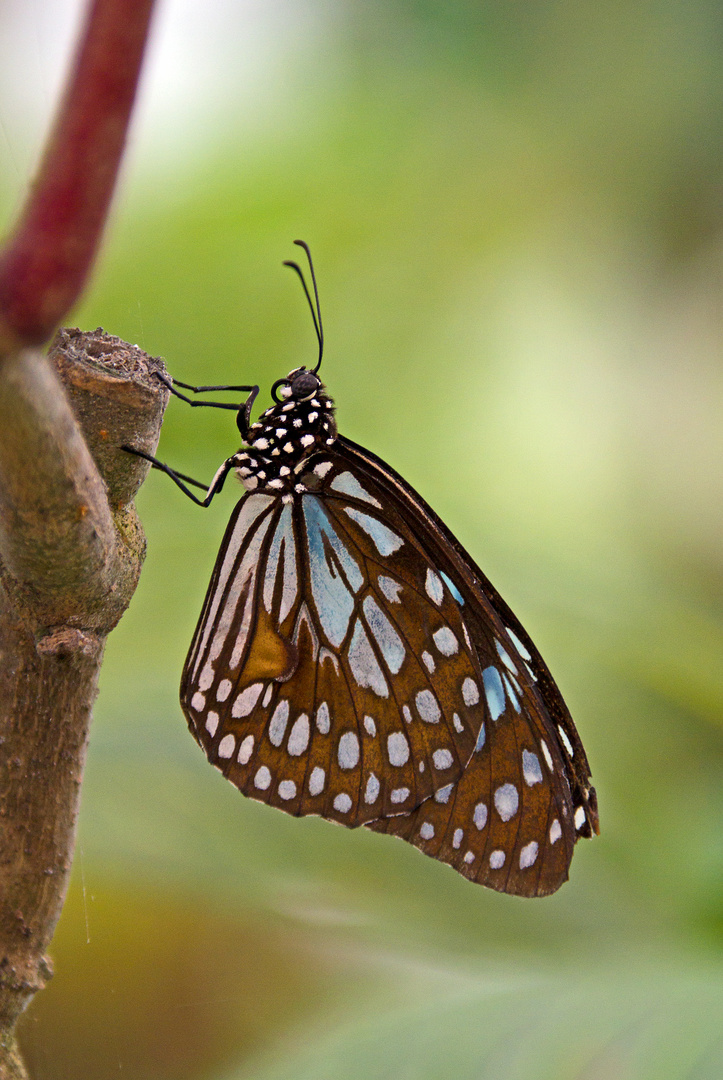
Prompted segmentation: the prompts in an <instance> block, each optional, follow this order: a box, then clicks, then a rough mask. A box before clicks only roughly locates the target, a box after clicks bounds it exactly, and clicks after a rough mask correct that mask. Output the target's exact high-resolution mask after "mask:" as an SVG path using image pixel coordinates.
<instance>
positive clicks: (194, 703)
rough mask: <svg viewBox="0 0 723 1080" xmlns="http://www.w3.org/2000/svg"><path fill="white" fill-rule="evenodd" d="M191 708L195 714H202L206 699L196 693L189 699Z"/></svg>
mask: <svg viewBox="0 0 723 1080" xmlns="http://www.w3.org/2000/svg"><path fill="white" fill-rule="evenodd" d="M191 708H192V709H195V710H196V712H202V711H203V709H205V708H206V698H205V696H204V695H203V694H199V692H198V691H196V693H195V694H194V695H193V697H192V698H191Z"/></svg>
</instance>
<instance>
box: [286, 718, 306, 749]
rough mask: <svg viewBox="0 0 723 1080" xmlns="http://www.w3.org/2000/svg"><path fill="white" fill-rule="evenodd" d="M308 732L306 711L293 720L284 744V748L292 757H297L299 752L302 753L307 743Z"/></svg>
mask: <svg viewBox="0 0 723 1080" xmlns="http://www.w3.org/2000/svg"><path fill="white" fill-rule="evenodd" d="M310 733H311V732H310V725H309V717H308V716H307V715H306V713H301V715H300V716H299V717H298V718H297V719H296V720H295V721H294V726H293V727H292V729H291V733H290V734H289V741H288V743H287V744H286V749H287V750H288V751H289V753H290V754H291V756H292V757H299V755H300V754H303V753H304V751H305V750H306V748H307V746H308V745H309V735H310Z"/></svg>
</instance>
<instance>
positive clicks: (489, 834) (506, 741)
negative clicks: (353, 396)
mask: <svg viewBox="0 0 723 1080" xmlns="http://www.w3.org/2000/svg"><path fill="white" fill-rule="evenodd" d="M337 444H338V456H339V458H340V459H341V460H343V461H345V462H346V463H347V465H348V467H349V468H353V469H354V470H355V473H356V475H358V476H359V477H360V478H361V479H362V482H363V483H369V479H370V478H371V477H372V476H373V477H374V479H375V480H376V481H377V483H379V484H380V486H381V487H382V488H383V490H384V498H385V503H386V504H387V506H394V507H395V509H396V512H397V513H399V514H402V515H406V516H407V517H408V518H409V519H413V520H414V522H415V529H416V530H417V534H418V537H419V539H420V542H421V544H422V545H423V547H424V549H425V550H426V551H427V553H428V557H429V558H430V560H431V561H433V562H434V564H435V565H436V566H437V568H438V571H439V574H440V575H441V577H442V578H443V579H444V580H445V582H446V583H447V584H448V586H449V587H450V589H451V590H452V591H453V593H454V594H455V595H456V598H457V602H458V605H459V610H460V614H461V617H462V619H463V623H464V629H465V631H466V635H467V637H468V639H469V640H471V642H472V646H473V652H474V655H475V659H476V661H477V668H478V679H479V682H480V685H481V686H482V687H483V691H484V692H483V695H482V698H483V700H482V704H483V707H484V718H483V721H482V724H481V726H480V731H479V736H478V740H477V746H476V750H475V753H474V754H473V755H472V758H471V760H470V762H469V764H468V766H467V768H466V770H465V773H464V775H463V777H462V778H461V779H460V780H459V781H457V782H456V783H455V784H451V785H449V786H448V787H446V788H442V789H441V790H439V791H437V792H436V794H435V796H434V797H433V798H432V799H430V800H428V801H426V802H424V803H422V804H421V805H420V806H418V807H417V808H415V809H414V810H413V811H412V812H411V813H409V814H405V815H403V816H396V817H392V818H386V819H380V820H377V821H375V822H373V823H371V824H370V826H369V827H370V828H372V829H375V830H376V831H381V832H387V833H391V834H393V835H397V836H400V837H402V838H403V839H406V840H408V841H410V842H411V843H413V844H415V845H416V846H417V847H419V848H420V849H421V850H423V851H425V852H426V853H427V854H429V855H431V856H433V857H435V858H437V859H440V860H441V861H443V862H447V863H449V864H450V865H451V866H453V867H454V868H455V869H457V870H458V871H459V872H460V873H463V874H464V875H465V876H467V877H469V878H471V879H472V880H475V881H478V882H479V883H481V884H485V885H488V886H490V887H492V888H495V889H498V890H500V891H504V892H511V893H517V894H520V895H527V896H533V895H545V894H547V893H550V892H554V891H555V889H557V888H558V887H559V885H561V884H562V882H563V881H565V880H566V878H567V874H568V868H569V864H570V860H571V858H572V852H573V847H574V844H575V842H576V840H577V839H578V838H579V837H580V836H591V835H592V834H593V833H597V832H598V814H597V802H596V796H595V791H594V789H593V788H592V787H591V786H590V770H589V766H588V762H587V758H586V756H585V752H584V750H583V747H582V744H581V742H580V739H579V736H578V734H577V731H576V729H575V725H574V723H573V721H572V718H571V717H570V714H569V711H568V709H567V707H566V705H565V703H564V701H563V698H562V696H561V694H560V692H559V690H558V688H557V686H556V684H555V682H554V680H553V679H552V676H551V675H550V672H549V670H548V668H547V666H546V665H545V663H544V661H543V660H542V657H541V656H540V654H539V652H538V651H537V649H536V648H535V646H534V645H533V643H532V641H531V640H530V638H529V636H528V635H527V634H526V632H525V630H524V629H523V627H522V626H521V625H520V623H519V621H518V620H517V618H516V617H515V616H514V614H513V613H512V612H511V610H510V609H509V607H508V606H507V604H505V602H504V601H503V600H502V598H501V597H500V596H499V594H498V593H497V591H496V590H495V589H494V588H493V586H492V585H491V584H490V582H489V581H488V580H487V578H486V577H485V576H484V575H483V574H482V572H481V570H480V569H479V567H477V566H476V564H475V563H474V562H473V560H472V559H471V558H470V557H469V555H468V554H467V553H466V552H465V551H464V549H463V548H462V547H461V545H460V544H459V542H458V541H457V540H456V539H455V537H454V536H452V534H451V533H450V532H449V530H448V529H447V528H446V526H445V525H444V524H443V522H441V521H440V519H439V518H438V517H437V515H436V514H435V513H434V511H432V510H431V508H430V507H428V506H427V504H426V503H425V502H424V501H423V500H422V499H421V497H420V496H419V495H417V493H416V492H415V491H414V490H413V489H412V488H411V487H410V486H409V485H408V484H407V483H406V482H405V481H404V480H403V479H402V478H401V477H399V476H398V474H396V473H395V472H394V470H392V469H390V468H389V466H387V465H386V464H385V463H384V462H382V461H380V460H379V459H378V458H376V457H375V456H374V455H373V454H370V452H369V451H367V450H364V449H363V448H361V447H359V446H356V444H354V443H351V442H350V441H349V440H347V439H343V438H339V439H338V440H337Z"/></svg>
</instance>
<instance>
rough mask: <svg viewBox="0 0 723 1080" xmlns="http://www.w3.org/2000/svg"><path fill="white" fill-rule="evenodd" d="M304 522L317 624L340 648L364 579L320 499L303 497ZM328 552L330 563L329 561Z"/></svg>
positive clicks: (331, 641) (336, 646)
mask: <svg viewBox="0 0 723 1080" xmlns="http://www.w3.org/2000/svg"><path fill="white" fill-rule="evenodd" d="M302 504H303V508H304V521H305V523H306V541H307V549H308V553H309V573H310V575H311V592H312V595H313V597H314V604H315V606H316V611H317V615H318V617H319V622H320V623H321V626H322V628H323V630H324V633H325V634H326V636H327V638H328V640H329V642H330V644H331V645H333V646H334V647H335V648H337V649H338V648H339V646H340V645H341V643H342V642H343V641H344V639H345V637H346V635H347V632H348V630H349V620H350V619H351V616H352V613H353V611H354V595H353V594H354V593H357V592H358V591H359V590H360V589H361V587H362V585H363V584H364V577H363V575H362V572H361V570H360V568H359V566H358V565H357V563H356V561H355V559H354V558H353V556H352V555H351V553H350V552H349V550H348V548H347V547H346V546H345V545H344V544H343V543H342V541H341V540H340V538H339V536H338V535H337V532H336V530H335V529H334V526H333V525H332V523H331V521H330V520H329V518H328V516H327V514H326V511H325V510H324V508H323V506H322V505H321V502H320V500H319V499H317V498H314V497H313V496H304V498H303V499H302ZM329 549H331V552H332V553H333V556H334V558H333V560H332V559H330V558H329Z"/></svg>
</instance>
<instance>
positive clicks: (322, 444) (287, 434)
mask: <svg viewBox="0 0 723 1080" xmlns="http://www.w3.org/2000/svg"><path fill="white" fill-rule="evenodd" d="M277 385H278V384H277ZM279 398H280V399H281V400H280V401H278V402H277V404H276V405H273V406H272V407H271V408H270V409H267V410H266V412H264V413H262V414H261V416H260V417H259V419H258V420H257V421H256V423H255V424H252V425H251V427H250V428H249V439H248V446H246V447H244V448H243V449H242V450H240V451H239V452H238V454H235V455H234V465H235V466H236V473H237V475H238V477H239V479H240V480H241V483H242V484H243V486H244V487H245V488H246V490H247V491H266V490H268V491H270V492H273V493H274V494H278V493H281V492H283V493H287V492H291V491H293V490H294V489H295V488H296V487H297V486H298V474H299V472H300V471H301V470H302V469H303V467H304V465H305V462H306V461H307V459H308V458H309V457H311V455H312V454H314V453H316V452H317V451H319V450H322V449H326V448H327V447H329V446H331V445H332V444H333V442H334V440H335V438H336V423H335V421H334V402H333V401H332V400H331V398H330V397H329V395H328V394H327V393H326V391H325V388H324V384H323V383H322V382H321V380H320V379H319V378H318V376H317V375H315V374H314V373H313V372H311V371H307V370H306V368H295V369H294V371H291V372H289V374H288V375H287V376H286V379H284V380H283V381H282V384H281V389H280V391H279Z"/></svg>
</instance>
